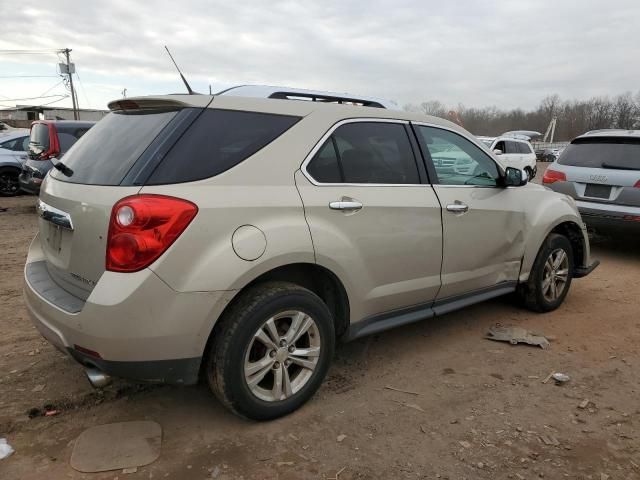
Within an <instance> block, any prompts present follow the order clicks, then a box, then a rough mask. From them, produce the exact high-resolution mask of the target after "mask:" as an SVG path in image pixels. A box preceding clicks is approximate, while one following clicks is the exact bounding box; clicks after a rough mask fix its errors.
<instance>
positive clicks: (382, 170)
mask: <svg viewBox="0 0 640 480" xmlns="http://www.w3.org/2000/svg"><path fill="white" fill-rule="evenodd" d="M356 100H357V99H356ZM109 108H110V109H111V110H112V112H111V113H110V114H109V115H107V116H106V117H105V118H104V119H102V120H101V121H100V122H99V123H98V124H97V125H96V126H95V127H94V128H92V129H91V130H90V131H88V132H87V133H86V134H85V135H84V137H82V138H81V139H80V140H79V141H78V143H77V144H76V145H75V146H74V148H73V149H72V150H71V151H70V152H69V153H68V154H67V155H66V156H65V157H64V159H63V161H64V165H65V168H64V169H63V170H59V169H54V170H52V171H51V173H50V174H49V175H48V176H47V178H46V179H45V180H44V182H43V184H42V188H41V191H40V199H39V202H38V207H37V208H38V212H39V216H40V218H39V233H38V234H37V236H36V238H35V239H34V240H33V242H32V243H31V246H30V249H29V254H28V258H27V261H26V266H25V270H24V272H25V282H26V283H25V290H24V292H25V304H26V306H27V308H28V311H29V312H30V314H31V317H32V319H33V322H34V323H35V325H36V327H37V328H38V329H39V330H40V332H41V333H42V334H43V335H44V336H45V337H46V338H47V339H48V340H49V341H50V342H51V343H53V344H54V345H56V346H57V347H58V348H60V350H62V351H64V352H67V353H68V354H69V355H70V356H72V357H73V358H74V359H76V360H77V361H78V362H79V363H81V364H82V365H83V366H84V367H85V368H87V371H88V373H89V375H90V379H92V381H93V382H99V383H100V384H103V383H105V382H107V381H108V379H109V376H111V375H113V376H118V377H127V378H132V379H136V380H143V381H151V382H167V383H176V384H181V385H184V384H193V383H196V382H197V380H198V377H199V375H200V374H202V375H203V376H204V378H206V379H207V381H208V383H209V385H210V387H211V389H212V391H213V392H214V393H215V395H216V396H217V397H218V398H219V399H220V400H221V401H222V403H223V404H224V405H225V406H227V407H228V408H230V409H231V410H232V411H234V412H236V413H238V414H240V415H242V416H245V417H250V418H253V419H262V420H264V419H270V418H275V417H279V416H281V415H285V414H287V413H289V412H291V411H293V410H295V409H296V408H298V407H300V406H301V405H302V404H303V403H305V402H306V401H307V400H309V399H310V398H311V396H312V395H313V394H314V392H315V391H316V390H317V389H318V387H319V385H320V384H321V382H322V380H323V378H324V377H325V374H326V373H327V370H328V368H329V364H330V361H331V358H332V355H333V351H334V348H335V343H336V341H337V340H338V339H342V340H351V339H354V338H358V337H361V336H363V335H369V334H373V333H377V332H381V331H383V330H386V329H388V328H391V327H396V326H399V325H404V324H408V323H412V322H416V321H419V320H423V319H428V318H431V317H434V316H438V315H443V314H445V313H447V312H450V311H453V310H457V309H459V308H463V307H465V306H467V305H471V304H474V303H477V302H481V301H484V300H487V299H489V298H492V297H496V296H499V295H504V294H511V293H513V292H517V293H518V294H519V295H520V299H521V301H522V303H523V305H524V306H526V307H528V308H530V309H532V310H535V311H538V312H548V311H552V310H554V309H556V308H558V307H559V306H560V305H561V304H562V302H563V300H564V298H565V297H566V295H567V293H568V291H569V287H570V285H571V282H572V280H573V279H574V278H577V277H582V276H584V275H587V274H588V273H589V272H590V271H591V270H592V269H593V268H595V266H596V265H597V262H593V261H592V259H591V256H590V249H589V240H588V237H587V233H586V229H585V227H584V225H583V223H582V220H581V219H580V215H579V213H578V211H577V209H576V206H575V203H574V202H573V200H571V199H570V198H569V197H567V196H566V195H562V194H557V193H554V192H551V191H549V190H548V189H545V188H544V187H542V186H541V185H535V184H530V183H527V176H526V175H525V174H524V173H523V172H522V171H521V170H518V169H515V168H512V167H508V168H506V169H505V168H503V167H502V166H501V165H500V164H499V163H498V162H496V161H495V159H494V158H493V157H492V156H491V155H490V153H489V152H488V151H487V150H486V149H485V148H484V147H481V146H480V143H479V141H478V140H477V139H476V138H475V137H473V136H472V135H471V134H469V133H468V132H466V131H465V130H464V129H462V128H460V127H459V126H457V125H455V124H453V123H451V122H449V121H446V120H443V119H439V118H435V117H427V116H423V115H420V114H416V113H408V112H401V111H393V110H388V109H384V108H372V107H361V106H351V105H340V104H337V103H328V102H323V101H305V100H284V99H263V98H246V97H235V96H225V95H220V96H214V97H212V96H209V95H170V96H158V97H145V98H128V99H125V100H120V101H115V102H112V103H111V104H110V105H109ZM114 138H117V139H118V141H117V142H115V141H113V139H114ZM443 149H446V150H448V151H455V152H456V155H457V158H458V159H463V155H466V158H464V159H465V160H468V163H469V165H470V167H471V168H469V170H468V172H467V173H462V172H460V171H456V170H451V169H449V168H443V167H441V166H440V165H438V164H437V163H436V162H434V161H433V157H437V156H438V155H439V153H440V152H441V151H443Z"/></svg>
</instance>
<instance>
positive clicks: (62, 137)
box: [56, 125, 91, 155]
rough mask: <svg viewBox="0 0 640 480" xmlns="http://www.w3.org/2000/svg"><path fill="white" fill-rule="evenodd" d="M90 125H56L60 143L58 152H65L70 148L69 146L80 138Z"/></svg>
mask: <svg viewBox="0 0 640 480" xmlns="http://www.w3.org/2000/svg"><path fill="white" fill-rule="evenodd" d="M90 128H91V127H88V126H86V127H70V126H66V125H65V126H62V127H60V126H57V127H56V129H57V130H58V142H59V143H60V154H61V155H62V154H64V153H67V150H69V149H70V148H71V146H72V145H73V144H74V143H76V142H77V141H78V140H80V137H82V136H83V135H84V134H85V133H87V131H88V130H89V129H90Z"/></svg>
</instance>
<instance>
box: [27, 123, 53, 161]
mask: <svg viewBox="0 0 640 480" xmlns="http://www.w3.org/2000/svg"><path fill="white" fill-rule="evenodd" d="M47 150H49V126H48V125H46V124H44V123H36V124H35V125H33V127H31V135H30V139H29V151H30V152H32V153H33V154H34V155H40V154H41V153H42V152H45V151H47Z"/></svg>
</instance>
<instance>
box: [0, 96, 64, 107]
mask: <svg viewBox="0 0 640 480" xmlns="http://www.w3.org/2000/svg"><path fill="white" fill-rule="evenodd" d="M65 98H69V95H64V96H63V97H62V98H59V99H58V100H53V101H52V102H47V103H41V104H40V105H29V106H30V107H44V106H46V105H51V104H52V103H57V102H61V101H62V100H64V99H65ZM0 107H6V108H15V105H0Z"/></svg>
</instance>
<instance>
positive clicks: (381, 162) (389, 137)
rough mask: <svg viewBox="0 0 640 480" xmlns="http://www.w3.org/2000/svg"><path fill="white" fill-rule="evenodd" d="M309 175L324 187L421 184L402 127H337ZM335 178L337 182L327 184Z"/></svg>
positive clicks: (373, 124)
mask: <svg viewBox="0 0 640 480" xmlns="http://www.w3.org/2000/svg"><path fill="white" fill-rule="evenodd" d="M307 173H309V175H311V176H312V177H313V178H314V179H315V180H316V181H318V182H321V183H372V184H386V185H389V184H396V185H406V184H419V183H420V177H419V175H418V167H417V165H416V160H415V157H414V154H413V150H412V148H411V143H410V142H409V137H408V135H407V131H406V130H405V127H404V125H402V124H399V123H385V122H356V123H347V124H345V125H342V126H340V127H338V128H337V129H336V130H335V131H334V132H333V134H332V135H331V137H329V138H328V139H327V141H326V142H325V143H324V144H323V146H322V147H321V148H320V150H319V151H318V153H316V155H315V156H314V157H313V159H312V160H311V161H310V162H309V165H308V166H307ZM337 176H339V177H337ZM336 177H337V178H338V181H335V180H333V181H329V180H327V179H335V178H336Z"/></svg>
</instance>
